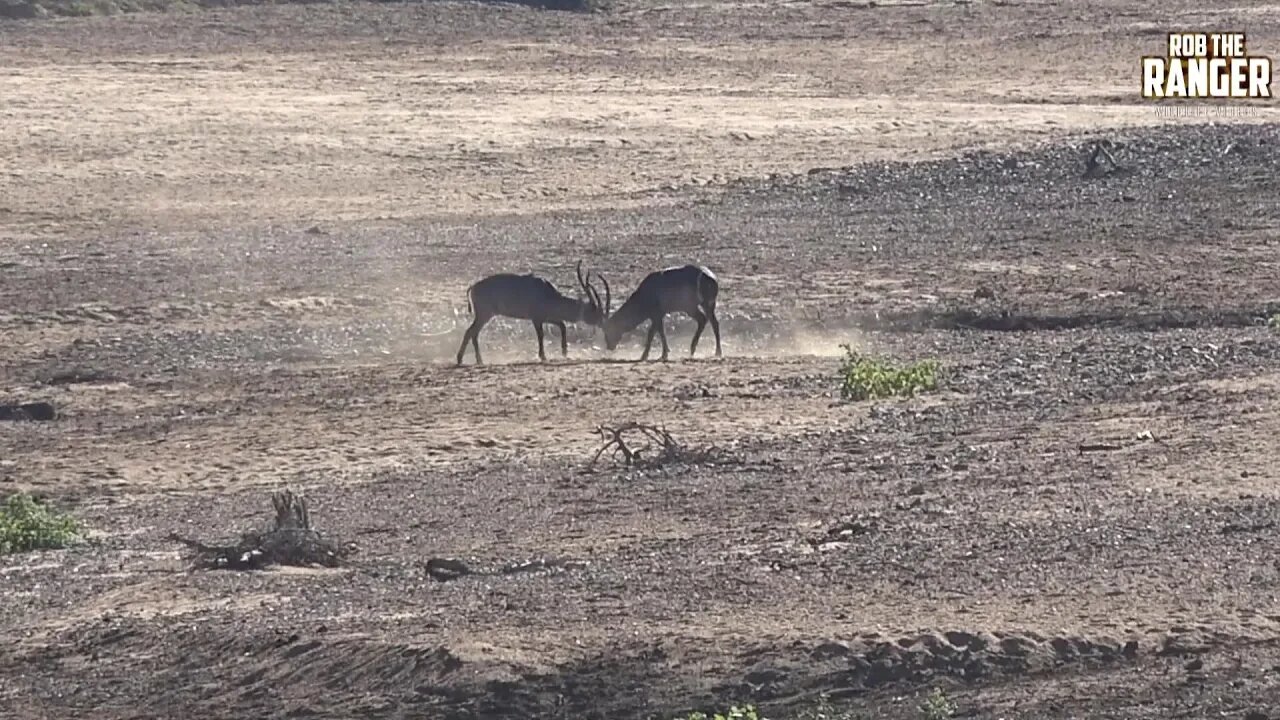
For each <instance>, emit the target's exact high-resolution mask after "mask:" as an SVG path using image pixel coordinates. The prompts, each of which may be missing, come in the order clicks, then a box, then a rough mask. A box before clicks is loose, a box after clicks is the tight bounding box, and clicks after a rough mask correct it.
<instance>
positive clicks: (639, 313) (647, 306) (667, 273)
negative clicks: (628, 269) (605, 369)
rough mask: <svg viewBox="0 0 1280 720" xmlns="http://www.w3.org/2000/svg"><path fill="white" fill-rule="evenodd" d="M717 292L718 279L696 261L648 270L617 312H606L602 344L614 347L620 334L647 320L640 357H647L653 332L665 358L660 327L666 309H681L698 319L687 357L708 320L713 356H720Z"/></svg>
mask: <svg viewBox="0 0 1280 720" xmlns="http://www.w3.org/2000/svg"><path fill="white" fill-rule="evenodd" d="M719 294H720V282H719V281H718V280H716V276H715V274H714V273H712V272H711V271H710V270H708V269H707V268H705V267H702V266H699V265H681V266H676V267H669V268H666V269H665V270H659V271H657V272H652V273H649V274H648V275H646V276H645V278H644V280H641V281H640V285H639V286H638V287H636V290H635V292H633V293H631V297H629V298H627V300H626V302H624V303H622V307H619V308H618V312H616V313H613V314H612V315H609V316H608V319H607V320H605V323H604V342H605V346H606V347H608V348H609V349H610V350H613V349H614V348H616V347H617V346H618V341H619V340H621V339H622V336H623V335H625V334H627V333H628V332H630V331H631V330H633V329H635V327H636V326H637V325H639V324H640V323H642V322H644V321H645V320H648V321H649V336H648V337H647V338H645V341H644V354H643V355H641V356H640V360H641V361H644V360H647V359H649V347H650V346H651V345H652V344H653V336H654V334H655V333H656V334H657V335H658V337H660V338H662V359H663V360H664V361H665V360H666V359H667V351H668V350H667V332H666V330H664V329H663V327H662V322H663V318H664V317H666V315H667V314H668V313H677V312H679V313H684V314H686V315H688V316H689V317H692V318H693V319H694V320H695V321H696V322H697V323H698V329H697V330H695V331H694V333H693V343H692V344H690V345H689V357H693V354H694V352H695V351H697V349H698V338H700V337H702V330H703V328H705V327H706V325H707V322H708V321H710V322H711V331H712V332H713V333H715V336H716V357H720V321H719V320H717V319H716V296H717V295H719Z"/></svg>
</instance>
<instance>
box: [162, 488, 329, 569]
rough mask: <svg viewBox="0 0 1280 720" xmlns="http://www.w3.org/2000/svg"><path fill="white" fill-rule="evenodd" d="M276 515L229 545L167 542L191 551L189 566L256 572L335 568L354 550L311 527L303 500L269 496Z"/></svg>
mask: <svg viewBox="0 0 1280 720" xmlns="http://www.w3.org/2000/svg"><path fill="white" fill-rule="evenodd" d="M271 505H272V506H273V507H274V508H275V511H276V516H275V522H274V524H273V526H272V527H271V528H270V529H269V530H252V531H249V532H245V533H242V534H241V535H240V539H239V540H238V541H236V542H233V543H227V544H221V545H213V544H208V543H204V542H201V541H199V540H192V539H189V538H185V537H182V536H181V535H179V534H177V533H170V534H169V539H170V540H173V541H175V542H178V543H181V544H183V545H186V546H187V547H188V548H190V549H191V550H193V551H194V552H193V556H192V558H191V560H192V563H193V564H194V565H195V566H196V567H199V568H205V569H228V570H259V569H261V568H264V567H266V566H268V565H294V566H301V567H308V566H317V565H318V566H322V567H337V566H338V565H341V564H342V561H343V559H344V558H345V557H346V556H347V555H349V554H351V553H352V552H353V551H354V548H353V547H352V546H350V545H344V546H339V545H337V544H335V543H334V542H333V541H331V540H329V539H328V538H326V537H324V536H322V535H321V534H320V533H319V532H318V531H316V530H315V529H314V528H312V526H311V513H310V511H309V510H308V509H307V504H306V501H305V500H304V499H303V498H302V497H301V496H300V495H296V494H294V493H293V492H292V491H289V490H285V491H283V492H278V493H273V494H272V496H271Z"/></svg>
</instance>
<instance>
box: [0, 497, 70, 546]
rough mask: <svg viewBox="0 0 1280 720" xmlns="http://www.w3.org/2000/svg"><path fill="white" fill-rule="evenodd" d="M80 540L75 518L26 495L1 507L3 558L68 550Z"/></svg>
mask: <svg viewBox="0 0 1280 720" xmlns="http://www.w3.org/2000/svg"><path fill="white" fill-rule="evenodd" d="M79 539H80V528H79V527H78V525H77V523H76V521H75V518H72V517H71V516H70V515H65V514H62V513H59V512H57V511H55V510H51V509H49V508H48V507H46V506H45V505H43V504H41V503H38V502H36V500H35V498H33V497H31V496H30V495H27V494H25V493H18V494H15V495H10V496H9V499H8V500H6V501H5V503H4V505H3V507H0V555H7V554H9V553H18V552H27V551H29V550H46V549H53V548H64V547H67V546H68V545H71V544H72V543H75V542H76V541H78V540H79Z"/></svg>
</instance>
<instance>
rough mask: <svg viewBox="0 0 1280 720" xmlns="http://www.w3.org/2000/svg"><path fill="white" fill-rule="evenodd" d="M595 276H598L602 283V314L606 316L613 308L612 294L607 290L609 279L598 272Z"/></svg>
mask: <svg viewBox="0 0 1280 720" xmlns="http://www.w3.org/2000/svg"><path fill="white" fill-rule="evenodd" d="M596 277H598V278H600V282H601V283H604V314H605V315H606V316H608V315H609V314H610V313H611V311H612V310H613V295H612V293H610V292H609V281H608V280H605V279H604V275H601V274H600V273H598V272H597V273H596ZM597 299H599V298H597Z"/></svg>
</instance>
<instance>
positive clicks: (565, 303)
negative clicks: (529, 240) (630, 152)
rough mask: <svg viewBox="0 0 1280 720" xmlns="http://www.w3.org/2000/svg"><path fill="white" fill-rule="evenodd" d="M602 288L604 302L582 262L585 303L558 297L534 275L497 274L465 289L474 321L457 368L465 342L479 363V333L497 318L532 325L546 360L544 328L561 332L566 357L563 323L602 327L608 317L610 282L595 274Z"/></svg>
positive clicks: (580, 278) (580, 279)
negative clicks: (526, 322) (511, 319)
mask: <svg viewBox="0 0 1280 720" xmlns="http://www.w3.org/2000/svg"><path fill="white" fill-rule="evenodd" d="M596 277H598V278H600V282H602V283H603V284H604V297H605V300H604V302H603V303H602V302H600V293H598V292H596V289H595V286H594V285H592V284H591V281H590V280H588V279H587V278H585V277H583V275H582V261H581V260H579V261H578V287H579V288H580V289H581V290H582V292H583V294H584V295H585V296H586V300H575V299H573V298H570V297H565V296H564V295H562V294H560V291H559V290H557V289H556V286H555V285H552V284H551V283H550V282H548V281H546V280H543V279H542V278H540V277H538V276H536V275H531V274H530V275H515V274H512V273H500V274H497V275H490V276H489V277H487V278H484V279H483V280H480V281H478V282H476V283H475V284H474V285H472V286H471V287H469V288H467V306H468V308H469V309H470V311H471V313H472V315H474V317H475V319H474V320H472V321H471V326H470V327H468V328H467V332H466V334H465V335H463V336H462V345H461V346H460V347H459V348H458V364H459V365H461V364H462V356H463V354H465V353H466V351H467V342H468V341H470V342H471V347H473V348H474V349H475V351H476V364H477V365H481V364H483V362H482V361H481V360H480V342H479V337H480V330H481V329H483V328H484V326H485V323H487V322H489V321H490V320H492V319H493V318H494V317H497V316H499V315H501V316H503V317H509V318H515V319H517V320H531V321H533V329H534V331H536V332H537V333H538V358H539V359H541V360H542V361H544V362H545V361H546V359H547V351H546V349H545V348H544V346H543V333H544V331H543V327H542V326H543V324H544V323H551V324H552V325H555V326H556V327H558V328H560V352H561V354H563V355H565V356H567V355H568V354H569V340H568V338H567V337H566V335H565V326H564V324H565V323H566V322H575V323H576V322H583V323H587V324H588V325H594V326H596V327H602V326H603V325H604V321H605V318H607V317H609V307H610V303H612V302H613V298H612V297H610V295H609V281H608V280H605V279H604V276H603V275H601V274H600V273H596Z"/></svg>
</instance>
